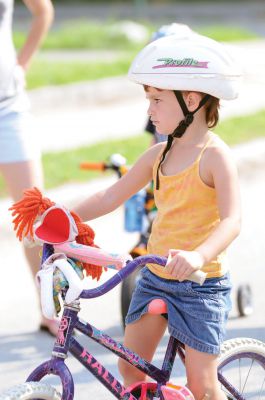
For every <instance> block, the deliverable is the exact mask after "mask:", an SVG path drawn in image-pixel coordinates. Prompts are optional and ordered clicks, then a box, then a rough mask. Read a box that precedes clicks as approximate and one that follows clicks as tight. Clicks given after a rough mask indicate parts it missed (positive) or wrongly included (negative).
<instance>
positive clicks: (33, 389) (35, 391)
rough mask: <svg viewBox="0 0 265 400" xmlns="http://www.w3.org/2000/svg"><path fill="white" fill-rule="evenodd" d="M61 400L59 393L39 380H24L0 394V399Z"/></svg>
mask: <svg viewBox="0 0 265 400" xmlns="http://www.w3.org/2000/svg"><path fill="white" fill-rule="evenodd" d="M30 399H38V400H61V395H60V394H59V393H58V392H57V390H56V389H55V388H53V387H52V386H51V385H47V384H45V383H41V382H25V383H22V384H20V385H16V386H13V387H12V388H10V389H8V390H6V391H5V392H4V393H2V394H0V400H30Z"/></svg>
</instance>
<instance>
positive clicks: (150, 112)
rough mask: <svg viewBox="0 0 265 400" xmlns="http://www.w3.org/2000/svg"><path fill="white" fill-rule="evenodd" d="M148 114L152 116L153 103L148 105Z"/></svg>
mask: <svg viewBox="0 0 265 400" xmlns="http://www.w3.org/2000/svg"><path fill="white" fill-rule="evenodd" d="M147 115H148V116H149V117H151V115H152V108H151V105H149V107H148V109H147Z"/></svg>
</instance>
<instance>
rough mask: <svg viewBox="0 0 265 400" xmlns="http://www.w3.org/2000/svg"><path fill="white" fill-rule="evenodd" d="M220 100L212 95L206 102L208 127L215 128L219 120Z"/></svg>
mask: <svg viewBox="0 0 265 400" xmlns="http://www.w3.org/2000/svg"><path fill="white" fill-rule="evenodd" d="M219 108H220V100H219V99H218V98H217V97H213V96H211V97H210V98H209V100H208V101H207V103H206V104H205V116H206V122H207V125H208V128H214V127H215V126H216V125H217V123H218V121H219Z"/></svg>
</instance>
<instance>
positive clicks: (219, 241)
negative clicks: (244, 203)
mask: <svg viewBox="0 0 265 400" xmlns="http://www.w3.org/2000/svg"><path fill="white" fill-rule="evenodd" d="M207 161H208V165H209V170H210V172H211V175H212V180H213V186H214V187H215V190H216V196H217V205H218V209H219V214H220V223H219V224H218V225H217V226H216V228H215V229H214V231H213V232H212V233H211V235H210V236H209V237H208V238H207V239H206V240H205V241H204V243H202V244H201V245H200V246H198V247H197V249H196V251H198V252H199V253H200V254H201V255H202V257H203V260H204V264H207V263H209V262H210V261H211V260H212V259H213V258H215V257H216V256H217V255H218V254H220V253H221V252H222V251H223V250H225V249H226V248H227V247H228V246H229V245H230V243H231V242H232V241H233V240H234V239H235V238H236V237H237V236H238V234H239V232H240V226H241V202H240V190H239V182H238V174H237V169H236V166H235V163H234V161H233V159H232V157H231V152H230V150H229V149H228V148H226V147H225V146H221V147H219V146H217V147H214V148H213V149H211V151H210V152H209V156H208V160H207Z"/></svg>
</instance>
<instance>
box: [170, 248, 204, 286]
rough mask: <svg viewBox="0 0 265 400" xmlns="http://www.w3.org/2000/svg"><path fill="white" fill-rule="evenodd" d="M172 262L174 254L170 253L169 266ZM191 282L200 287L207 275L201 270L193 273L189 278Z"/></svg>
mask: <svg viewBox="0 0 265 400" xmlns="http://www.w3.org/2000/svg"><path fill="white" fill-rule="evenodd" d="M171 260H172V254H171V252H170V251H169V255H168V258H167V264H168V263H169V262H170V261H171ZM187 279H188V280H189V281H191V282H195V283H198V284H199V285H203V283H204V281H205V279H206V273H205V272H203V271H200V270H197V271H194V272H192V274H190V276H189V277H188V278H187Z"/></svg>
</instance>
